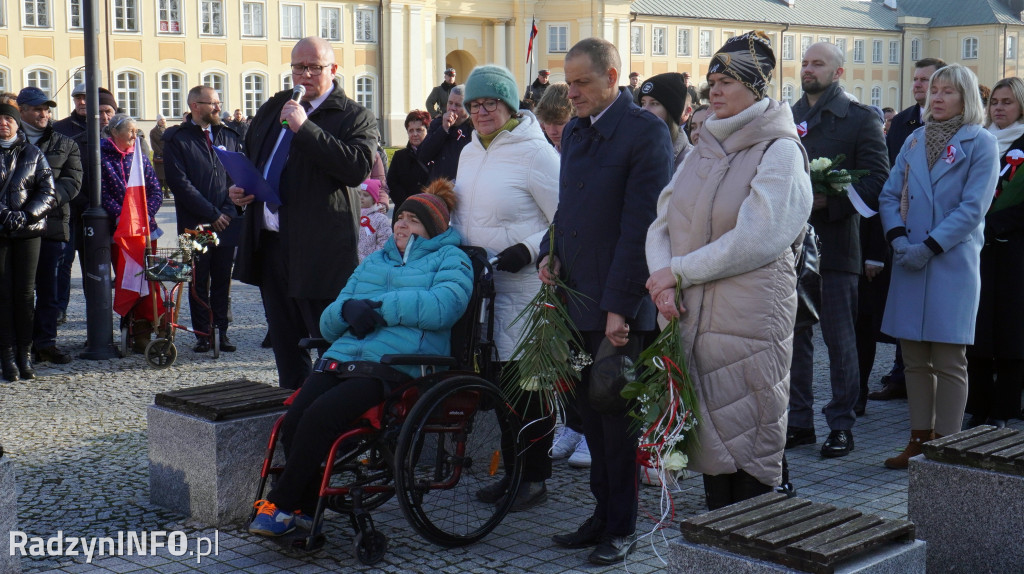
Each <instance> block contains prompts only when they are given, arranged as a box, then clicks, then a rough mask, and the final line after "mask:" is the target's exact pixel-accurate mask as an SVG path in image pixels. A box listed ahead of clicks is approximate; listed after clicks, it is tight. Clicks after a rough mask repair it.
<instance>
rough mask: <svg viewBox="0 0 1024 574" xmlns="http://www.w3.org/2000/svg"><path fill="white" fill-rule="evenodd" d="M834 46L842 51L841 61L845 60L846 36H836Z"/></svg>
mask: <svg viewBox="0 0 1024 574" xmlns="http://www.w3.org/2000/svg"><path fill="white" fill-rule="evenodd" d="M835 44H836V48H838V49H839V51H840V52H842V53H843V62H844V63H845V62H846V38H839V37H837V38H836V42H835Z"/></svg>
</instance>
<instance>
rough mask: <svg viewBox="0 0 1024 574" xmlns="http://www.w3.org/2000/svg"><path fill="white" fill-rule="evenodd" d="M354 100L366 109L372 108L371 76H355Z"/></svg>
mask: <svg viewBox="0 0 1024 574" xmlns="http://www.w3.org/2000/svg"><path fill="white" fill-rule="evenodd" d="M356 102H357V103H358V104H359V105H360V106H363V107H364V108H366V109H368V110H371V111H372V110H373V78H371V77H368V76H363V77H361V78H356Z"/></svg>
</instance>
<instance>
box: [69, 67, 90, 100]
mask: <svg viewBox="0 0 1024 574" xmlns="http://www.w3.org/2000/svg"><path fill="white" fill-rule="evenodd" d="M68 71H69V72H70V71H71V70H68ZM84 83H85V68H81V69H80V70H78V71H76V72H74V73H72V74H71V78H70V79H69V80H68V87H69V88H70V89H69V90H67V91H66V92H65V94H66V96H67V98H68V101H69V102H70V104H71V109H72V110H73V109H75V98H74V97H73V96H72V95H71V92H72V91H73V90H74V89H75V86H77V85H78V84H84Z"/></svg>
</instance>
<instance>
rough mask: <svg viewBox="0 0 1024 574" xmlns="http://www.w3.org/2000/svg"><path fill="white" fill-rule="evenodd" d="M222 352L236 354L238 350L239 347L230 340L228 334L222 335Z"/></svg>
mask: <svg viewBox="0 0 1024 574" xmlns="http://www.w3.org/2000/svg"><path fill="white" fill-rule="evenodd" d="M220 350H221V351H224V352H225V353H234V352H235V351H237V350H238V347H236V346H234V345H233V344H232V343H231V339H228V334H227V333H221V334H220Z"/></svg>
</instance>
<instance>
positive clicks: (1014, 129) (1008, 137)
mask: <svg viewBox="0 0 1024 574" xmlns="http://www.w3.org/2000/svg"><path fill="white" fill-rule="evenodd" d="M988 131H989V133H991V134H992V135H994V136H996V141H997V142H999V155H1000V156H1002V155H1004V154H1006V152H1008V151H1010V145H1011V144H1013V142H1015V141H1017V138H1019V137H1020V136H1022V135H1024V123H1021V122H1013V123H1012V124H1010V125H1008V126H1006V128H1005V129H999V126H997V125H996V124H994V123H992V124H989V126H988ZM1022 151H1024V150H1022Z"/></svg>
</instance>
